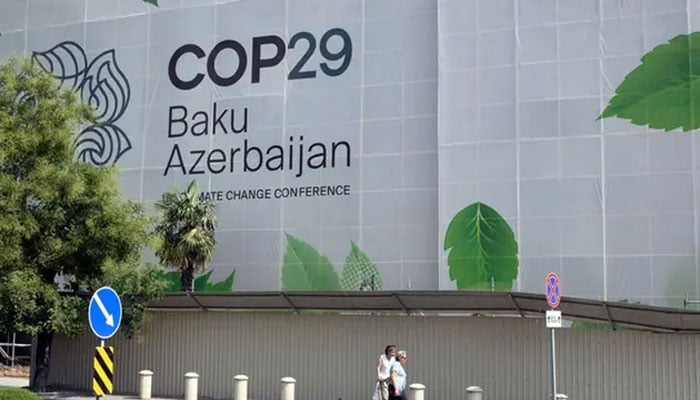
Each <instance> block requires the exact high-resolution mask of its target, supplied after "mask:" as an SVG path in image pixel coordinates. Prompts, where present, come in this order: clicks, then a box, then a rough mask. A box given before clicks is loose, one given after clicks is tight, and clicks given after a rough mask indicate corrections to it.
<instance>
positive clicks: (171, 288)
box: [158, 271, 181, 292]
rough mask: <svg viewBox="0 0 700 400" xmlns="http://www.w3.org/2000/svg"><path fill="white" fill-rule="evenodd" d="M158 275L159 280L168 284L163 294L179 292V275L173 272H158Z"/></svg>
mask: <svg viewBox="0 0 700 400" xmlns="http://www.w3.org/2000/svg"><path fill="white" fill-rule="evenodd" d="M158 275H159V276H160V278H161V279H163V280H165V281H167V282H168V286H167V287H166V288H165V290H164V291H165V292H179V291H180V289H181V283H180V274H178V273H177V272H175V271H170V272H165V271H158Z"/></svg>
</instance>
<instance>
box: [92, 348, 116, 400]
mask: <svg viewBox="0 0 700 400" xmlns="http://www.w3.org/2000/svg"><path fill="white" fill-rule="evenodd" d="M92 369H93V375H92V390H93V391H94V392H95V396H97V397H100V396H104V395H105V394H112V391H113V390H114V347H112V346H107V347H95V360H94V361H93V363H92Z"/></svg>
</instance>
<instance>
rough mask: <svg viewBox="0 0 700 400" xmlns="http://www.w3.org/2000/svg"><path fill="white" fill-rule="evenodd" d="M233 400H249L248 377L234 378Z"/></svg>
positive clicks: (239, 376) (238, 376) (237, 376)
mask: <svg viewBox="0 0 700 400" xmlns="http://www.w3.org/2000/svg"><path fill="white" fill-rule="evenodd" d="M233 400H248V377H247V376H245V375H236V376H234V377H233Z"/></svg>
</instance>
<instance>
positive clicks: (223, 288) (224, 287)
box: [205, 270, 236, 292]
mask: <svg viewBox="0 0 700 400" xmlns="http://www.w3.org/2000/svg"><path fill="white" fill-rule="evenodd" d="M235 277H236V270H233V272H231V274H230V275H229V276H227V277H226V279H224V280H223V281H221V282H217V283H211V282H207V287H206V289H205V291H207V292H230V291H231V290H232V289H233V280H234V279H235Z"/></svg>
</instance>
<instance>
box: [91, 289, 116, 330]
mask: <svg viewBox="0 0 700 400" xmlns="http://www.w3.org/2000/svg"><path fill="white" fill-rule="evenodd" d="M88 319H89V320H90V329H92V332H93V333H94V334H95V336H97V337H98V338H100V339H102V340H105V339H109V338H111V337H112V336H114V334H115V333H117V330H118V329H119V325H121V323H122V302H121V300H120V299H119V295H118V294H117V292H115V291H114V289H112V288H111V287H109V286H103V287H101V288H99V289H97V291H96V292H95V294H93V295H92V298H91V299H90V305H89V306H88Z"/></svg>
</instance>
